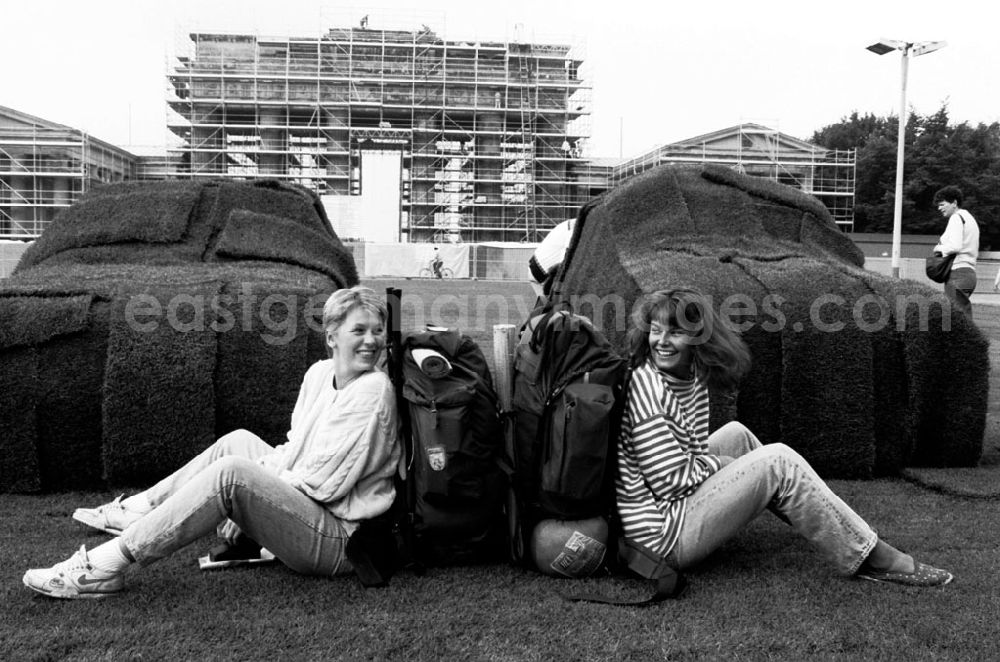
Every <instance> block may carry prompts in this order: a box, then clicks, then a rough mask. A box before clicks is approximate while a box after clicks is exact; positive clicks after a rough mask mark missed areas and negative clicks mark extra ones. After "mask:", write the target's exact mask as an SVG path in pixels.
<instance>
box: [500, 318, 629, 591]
mask: <svg viewBox="0 0 1000 662" xmlns="http://www.w3.org/2000/svg"><path fill="white" fill-rule="evenodd" d="M625 374H626V361H625V360H624V359H623V358H622V357H621V356H619V355H618V354H617V353H616V352H615V350H614V349H613V348H612V346H611V344H610V343H609V342H608V341H607V339H605V338H604V336H603V335H602V334H601V333H600V332H599V331H598V330H597V329H595V328H594V326H593V325H592V324H591V323H590V321H589V320H588V319H587V318H586V317H583V316H581V315H577V314H574V313H572V312H570V311H568V310H557V311H554V310H549V311H544V309H543V312H540V313H537V314H535V315H534V316H533V317H532V318H531V319H529V320H528V322H527V323H526V324H525V325H524V327H523V328H522V330H521V336H520V339H519V341H518V344H517V346H516V348H515V350H514V376H513V396H512V403H511V408H512V410H513V418H514V423H513V429H514V442H513V448H512V455H513V457H510V458H508V462H509V463H510V464H511V465H512V472H513V477H512V488H513V492H514V497H515V499H514V501H515V504H516V508H513V509H511V510H512V511H513V512H510V513H508V515H509V517H510V518H511V521H510V522H509V530H510V532H511V536H512V538H513V540H512V541H511V554H512V556H513V557H514V560H515V561H516V562H520V563H522V564H524V565H527V566H529V567H535V569H538V570H541V571H543V572H547V573H548V574H557V575H558V574H562V575H565V576H574V577H575V576H586V575H589V574H592V573H593V572H594V571H595V570H596V569H597V567H599V566H600V565H601V563H602V561H603V560H604V552H605V545H604V544H603V543H600V542H599V541H596V540H593V539H592V538H591V537H590V536H589V535H584V533H581V532H580V531H576V532H574V533H573V536H572V538H570V540H569V541H567V549H571V548H572V549H575V550H581V553H582V554H585V555H587V556H589V558H588V559H586V560H585V562H583V563H582V565H581V559H580V558H579V554H578V558H576V559H574V558H571V557H573V556H574V555H573V553H564V554H560V555H559V557H558V558H557V559H556V560H555V561H552V563H551V567H545V568H543V567H541V565H542V562H540V561H538V560H535V559H533V554H532V551H533V550H532V549H531V547H532V542H531V541H532V536H533V533H539V532H540V529H539V531H538V532H536V527H537V526H538V525H539V523H540V522H543V520H563V521H562V522H553V523H546V526H551V527H553V528H559V529H560V530H565V529H566V527H565V525H566V524H567V523H566V522H565V521H564V520H577V521H579V520H593V519H594V518H603V519H604V520H605V522H606V523H613V520H614V513H615V496H614V477H615V471H616V466H615V449H616V446H617V436H618V427H619V421H620V418H621V409H622V405H623V390H622V389H623V382H624V378H625ZM605 531H607V529H605ZM560 535H561V534H560ZM614 539H615V536H614V535H613V532H612V533H611V534H609V535H608V540H609V541H612V550H614V549H615V548H614V544H613V541H614ZM588 545H590V546H593V548H592V550H587V551H582V550H583V548H584V547H585V546H588ZM614 555H615V552H614V551H612V553H611V555H610V556H611V557H614ZM544 563H546V564H548V561H545V562H544Z"/></svg>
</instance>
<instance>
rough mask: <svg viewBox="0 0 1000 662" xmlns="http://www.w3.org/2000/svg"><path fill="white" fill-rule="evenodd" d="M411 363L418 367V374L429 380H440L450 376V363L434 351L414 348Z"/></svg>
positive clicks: (442, 355)
mask: <svg viewBox="0 0 1000 662" xmlns="http://www.w3.org/2000/svg"><path fill="white" fill-rule="evenodd" d="M413 361H414V362H415V363H416V364H417V365H418V366H420V372H422V373H424V374H425V375H427V376H428V377H430V378H431V379H441V378H442V377H447V376H448V375H450V374H451V362H450V361H449V360H448V359H447V357H445V355H444V354H442V353H441V352H438V351H436V350H433V349H424V348H416V349H414V350H413Z"/></svg>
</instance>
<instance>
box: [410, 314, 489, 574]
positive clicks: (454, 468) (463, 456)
mask: <svg viewBox="0 0 1000 662" xmlns="http://www.w3.org/2000/svg"><path fill="white" fill-rule="evenodd" d="M401 348H402V353H401V356H402V366H401V372H402V401H401V402H400V403H399V404H400V406H402V405H403V403H404V402H405V405H406V409H407V418H408V423H409V425H408V427H409V431H410V442H411V443H409V444H407V445H406V446H407V448H408V451H409V454H408V457H407V458H406V459H407V473H408V475H407V478H406V482H407V483H408V484H407V486H406V488H407V489H408V494H407V495H406V496H407V497H408V498H407V502H408V503H407V509H408V510H409V511H410V512H409V513H408V516H409V520H410V522H411V532H410V533H411V535H412V550H411V552H412V555H413V557H414V560H416V561H418V562H420V563H423V564H425V565H451V564H468V563H475V562H482V561H488V560H495V559H496V558H498V555H500V554H502V550H503V549H504V547H505V542H504V537H505V535H506V534H505V522H504V518H503V500H504V498H505V495H506V476H505V474H504V472H503V471H502V469H501V465H500V461H501V455H502V452H503V440H504V438H503V428H502V425H501V422H500V415H499V408H498V399H497V395H496V392H495V391H494V389H493V380H492V377H491V375H490V371H489V367H488V366H487V364H486V359H485V357H484V356H483V352H482V351H481V350H480V348H479V346H478V345H476V343H475V342H474V341H473V340H472V339H471V338H470V337H469V336H467V335H463V334H461V333H459V332H458V331H456V330H451V329H443V328H440V327H428V330H426V331H422V332H418V333H409V334H406V335H405V336H404V337H403V338H402V341H401Z"/></svg>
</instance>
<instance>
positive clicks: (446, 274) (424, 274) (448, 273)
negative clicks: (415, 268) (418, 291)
mask: <svg viewBox="0 0 1000 662" xmlns="http://www.w3.org/2000/svg"><path fill="white" fill-rule="evenodd" d="M420 277H421V278H435V277H436V276H435V275H434V271H433V270H432V269H431V268H430V267H424V268H423V269H421V270H420ZM454 277H455V272H454V271H453V270H452V269H451V267H441V275H440V276H437V278H454Z"/></svg>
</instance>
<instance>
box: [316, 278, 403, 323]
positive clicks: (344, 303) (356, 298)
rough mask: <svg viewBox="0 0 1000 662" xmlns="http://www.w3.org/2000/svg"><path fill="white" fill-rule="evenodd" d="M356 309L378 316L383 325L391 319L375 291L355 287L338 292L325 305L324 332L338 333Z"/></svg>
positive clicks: (359, 286) (358, 286) (368, 288)
mask: <svg viewBox="0 0 1000 662" xmlns="http://www.w3.org/2000/svg"><path fill="white" fill-rule="evenodd" d="M355 308H364V309H365V310H367V311H369V312H371V313H373V314H375V315H378V318H379V320H381V322H382V324H385V323H386V320H387V319H388V317H389V311H388V310H387V309H386V307H385V302H384V301H382V299H381V298H380V297H379V296H378V295H377V294H376V293H375V290H373V289H371V288H370V287H363V286H361V285H355V286H354V287H350V288H345V289H342V290H337V291H336V292H334V293H333V294H331V295H330V298H328V299H327V300H326V303H325V304H324V305H323V330H324V331H327V332H329V331H336V330H337V329H338V328H339V327H340V325H341V324H343V323H344V320H345V319H347V316H348V315H350V314H351V312H352V311H353V310H354V309H355Z"/></svg>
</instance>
